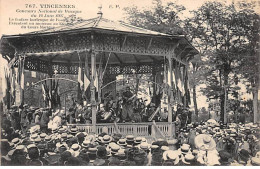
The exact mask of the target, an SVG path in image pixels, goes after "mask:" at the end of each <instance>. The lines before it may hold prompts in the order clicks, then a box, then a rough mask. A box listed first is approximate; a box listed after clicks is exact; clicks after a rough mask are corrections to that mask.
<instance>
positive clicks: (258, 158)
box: [251, 151, 260, 166]
mask: <svg viewBox="0 0 260 169" xmlns="http://www.w3.org/2000/svg"><path fill="white" fill-rule="evenodd" d="M251 161H252V164H253V165H258V166H259V165H260V151H258V152H257V153H256V155H255V156H254V157H252V158H251Z"/></svg>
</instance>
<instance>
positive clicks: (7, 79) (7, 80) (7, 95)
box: [3, 69, 11, 109]
mask: <svg viewBox="0 0 260 169" xmlns="http://www.w3.org/2000/svg"><path fill="white" fill-rule="evenodd" d="M4 71H5V85H6V86H5V87H6V88H5V93H4V97H3V101H4V104H5V105H6V106H7V109H10V107H11V104H10V99H11V95H10V90H11V82H10V72H7V69H4Z"/></svg>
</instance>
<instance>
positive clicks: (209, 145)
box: [194, 134, 216, 150]
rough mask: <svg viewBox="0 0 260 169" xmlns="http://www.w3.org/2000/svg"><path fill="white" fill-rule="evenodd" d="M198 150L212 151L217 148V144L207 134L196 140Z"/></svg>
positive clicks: (199, 136)
mask: <svg viewBox="0 0 260 169" xmlns="http://www.w3.org/2000/svg"><path fill="white" fill-rule="evenodd" d="M194 142H195V146H196V148H198V149H200V150H212V149H214V148H215V147H216V143H215V141H214V140H213V138H212V137H210V136H209V135H207V134H199V135H197V136H196V137H195V139H194Z"/></svg>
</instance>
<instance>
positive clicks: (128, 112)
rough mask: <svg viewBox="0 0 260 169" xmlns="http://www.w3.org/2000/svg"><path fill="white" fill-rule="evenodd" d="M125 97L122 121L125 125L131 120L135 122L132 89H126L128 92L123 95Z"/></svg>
mask: <svg viewBox="0 0 260 169" xmlns="http://www.w3.org/2000/svg"><path fill="white" fill-rule="evenodd" d="M122 97H123V105H122V106H123V110H122V120H123V123H124V122H125V121H126V120H127V119H128V118H129V119H130V120H132V122H133V121H134V119H133V102H132V101H133V97H134V95H133V93H132V92H131V91H130V87H126V91H125V92H123V94H122Z"/></svg>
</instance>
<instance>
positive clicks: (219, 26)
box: [193, 2, 251, 121]
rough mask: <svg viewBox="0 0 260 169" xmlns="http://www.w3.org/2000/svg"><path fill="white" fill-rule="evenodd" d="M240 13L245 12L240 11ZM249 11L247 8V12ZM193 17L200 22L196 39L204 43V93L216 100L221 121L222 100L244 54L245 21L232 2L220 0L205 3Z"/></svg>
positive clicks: (222, 119)
mask: <svg viewBox="0 0 260 169" xmlns="http://www.w3.org/2000/svg"><path fill="white" fill-rule="evenodd" d="M243 12H248V13H249V10H247V11H243ZM250 12H251V11H250ZM193 15H194V16H193V17H194V18H196V19H197V22H199V23H200V27H202V28H200V29H201V30H202V32H201V34H202V35H200V37H199V40H200V41H201V44H207V46H206V50H207V60H206V62H205V63H207V67H208V68H209V69H210V71H209V72H207V73H206V76H207V82H206V84H207V87H206V88H205V89H204V90H203V92H204V94H205V95H206V96H208V97H209V98H212V99H220V103H221V118H220V119H221V121H224V119H225V118H224V115H225V114H224V112H225V110H226V104H225V102H226V100H227V99H228V93H229V92H231V85H232V84H233V83H234V79H232V78H231V77H230V75H232V74H235V73H236V72H235V70H237V68H238V67H239V63H241V59H242V58H243V57H244V53H245V50H244V48H243V46H245V45H247V44H248V35H247V34H248V32H247V29H246V28H247V24H248V23H247V22H243V19H244V17H245V14H244V13H241V9H240V8H238V7H236V6H235V5H234V4H230V5H225V4H223V3H220V2H206V3H205V4H203V5H202V6H201V7H200V8H199V9H198V10H196V11H193Z"/></svg>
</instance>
